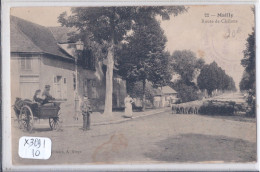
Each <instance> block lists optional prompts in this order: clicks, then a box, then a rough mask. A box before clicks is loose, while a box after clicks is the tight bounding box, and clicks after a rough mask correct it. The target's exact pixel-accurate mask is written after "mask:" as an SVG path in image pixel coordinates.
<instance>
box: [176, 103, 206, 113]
mask: <svg viewBox="0 0 260 172" xmlns="http://www.w3.org/2000/svg"><path fill="white" fill-rule="evenodd" d="M202 105H203V101H198V100H197V101H192V102H187V103H181V104H172V105H171V108H172V114H198V113H199V109H200V107H201V106H202Z"/></svg>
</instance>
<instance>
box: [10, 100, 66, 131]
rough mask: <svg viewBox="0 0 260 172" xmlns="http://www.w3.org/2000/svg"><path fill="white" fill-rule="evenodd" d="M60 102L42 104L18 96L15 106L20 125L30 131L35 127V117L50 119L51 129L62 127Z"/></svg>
mask: <svg viewBox="0 0 260 172" xmlns="http://www.w3.org/2000/svg"><path fill="white" fill-rule="evenodd" d="M60 103H61V102H57V101H52V102H49V103H47V104H44V105H42V104H39V103H37V102H33V101H31V100H28V99H25V100H22V99H20V98H17V99H16V101H15V104H14V106H13V108H14V111H15V113H16V116H17V119H18V123H19V127H20V128H21V129H23V130H26V131H28V132H30V131H32V129H33V123H34V120H35V119H49V125H50V128H51V130H57V129H58V128H59V127H60V117H59V116H60V113H59V111H60Z"/></svg>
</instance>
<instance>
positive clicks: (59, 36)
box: [49, 26, 76, 44]
mask: <svg viewBox="0 0 260 172" xmlns="http://www.w3.org/2000/svg"><path fill="white" fill-rule="evenodd" d="M49 29H50V31H51V33H52V35H53V36H54V38H55V39H56V40H57V42H58V43H59V44H68V43H70V40H69V38H70V37H69V33H71V32H73V31H76V29H74V28H69V27H65V26H63V27H61V26H57V27H49Z"/></svg>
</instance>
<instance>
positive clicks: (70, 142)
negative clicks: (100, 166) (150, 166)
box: [12, 112, 256, 164]
mask: <svg viewBox="0 0 260 172" xmlns="http://www.w3.org/2000/svg"><path fill="white" fill-rule="evenodd" d="M35 127H36V129H35V132H34V133H31V134H29V133H23V132H21V131H20V130H19V129H18V128H17V125H13V129H12V131H13V136H14V138H13V156H14V159H13V160H14V163H15V164H19V163H23V164H32V163H35V164H64V163H69V164H70V163H91V164H92V163H94V164H96V163H150V162H158V163H159V162H169V163H177V162H205V161H211V162H223V161H224V162H252V161H255V160H256V123H255V121H251V122H250V121H249V122H248V121H239V120H238V121H237V120H232V119H225V118H213V117H209V116H201V115H191V114H189V115H188V114H185V115H183V114H171V113H170V112H167V113H160V114H156V115H151V116H147V117H142V118H138V119H133V120H131V121H127V122H124V123H119V124H111V125H100V126H92V128H91V130H90V131H88V132H83V131H82V130H81V129H80V128H79V127H64V128H63V131H50V130H49V129H48V128H46V127H45V128H41V127H40V126H38V127H37V126H35ZM24 135H26V136H39V137H40V136H41V137H48V138H50V139H51V140H52V156H51V158H50V159H49V160H26V159H21V158H19V156H18V150H17V149H18V148H17V147H18V140H19V138H20V137H21V136H24Z"/></svg>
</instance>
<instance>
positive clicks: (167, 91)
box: [162, 86, 177, 94]
mask: <svg viewBox="0 0 260 172" xmlns="http://www.w3.org/2000/svg"><path fill="white" fill-rule="evenodd" d="M162 93H163V94H177V92H176V91H175V90H174V89H172V88H171V87H169V86H164V87H162Z"/></svg>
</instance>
